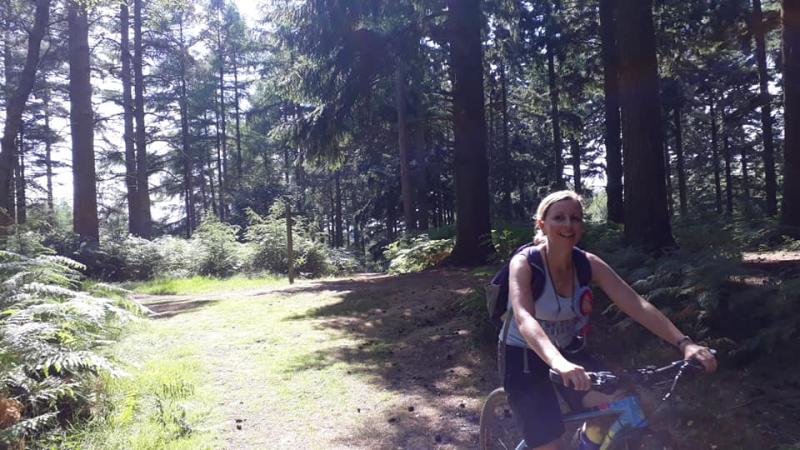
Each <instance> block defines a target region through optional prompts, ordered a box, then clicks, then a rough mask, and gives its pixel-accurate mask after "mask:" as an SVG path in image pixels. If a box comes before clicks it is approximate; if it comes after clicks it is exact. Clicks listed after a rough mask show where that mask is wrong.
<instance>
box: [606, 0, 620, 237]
mask: <svg viewBox="0 0 800 450" xmlns="http://www.w3.org/2000/svg"><path fill="white" fill-rule="evenodd" d="M615 3H616V0H600V40H601V44H602V47H601V55H602V60H603V93H604V95H605V100H606V102H605V108H604V112H605V119H606V127H605V134H604V140H605V145H606V179H607V180H608V181H607V182H606V196H607V197H608V220H609V221H610V222H616V223H622V222H623V221H624V220H625V208H624V203H623V200H622V195H623V192H622V191H623V186H622V141H621V139H620V114H619V82H618V79H617V77H618V72H619V67H618V56H617V38H616V32H615V29H614V8H615Z"/></svg>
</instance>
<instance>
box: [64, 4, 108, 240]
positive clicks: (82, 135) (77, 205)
mask: <svg viewBox="0 0 800 450" xmlns="http://www.w3.org/2000/svg"><path fill="white" fill-rule="evenodd" d="M67 8H68V18H67V21H68V35H69V36H68V38H69V39H68V40H69V103H70V113H69V121H70V130H71V132H72V177H73V186H74V188H73V200H72V207H73V228H74V231H75V234H77V235H78V236H79V239H80V241H81V242H82V243H85V244H87V245H89V246H92V247H93V246H96V245H98V244H99V241H100V230H99V228H100V227H99V224H98V221H97V186H96V184H95V183H96V176H95V166H94V113H93V109H92V84H91V77H90V74H91V66H90V50H89V22H88V18H87V11H86V8H85V7H83V6H81V5H80V4H78V3H77V2H76V1H74V0H70V1H69V3H68V6H67Z"/></svg>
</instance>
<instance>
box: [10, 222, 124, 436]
mask: <svg viewBox="0 0 800 450" xmlns="http://www.w3.org/2000/svg"><path fill="white" fill-rule="evenodd" d="M15 239H16V242H17V244H12V246H14V248H16V249H20V248H28V249H32V250H33V249H35V248H36V246H35V245H34V246H21V245H19V242H22V241H23V240H26V241H28V242H32V241H35V240H36V239H32V238H31V237H30V235H23V236H17V237H16V238H15ZM45 253H52V251H50V252H45ZM83 269H84V266H83V265H82V264H80V263H78V262H76V261H74V260H71V259H69V258H65V257H62V256H55V255H52V254H38V255H33V256H29V255H24V254H21V253H16V252H12V251H8V250H2V251H0V398H11V399H15V400H18V401H19V402H21V403H22V404H23V405H24V418H23V419H24V420H22V421H20V422H18V423H16V424H14V425H13V426H12V427H10V428H6V429H3V430H2V431H0V442H14V441H16V440H17V439H19V438H20V437H22V436H30V435H33V434H38V433H41V432H44V431H45V430H48V429H51V428H53V427H54V426H57V425H58V423H64V422H66V421H72V420H76V419H79V418H81V417H83V416H84V415H85V414H87V413H88V410H89V407H90V404H91V401H92V398H93V397H94V394H95V389H96V383H95V380H96V377H97V375H98V374H109V375H115V376H116V375H119V374H120V372H119V371H118V370H117V369H116V368H115V366H114V365H113V364H112V363H111V362H110V361H109V360H108V359H107V358H105V357H104V356H102V355H101V353H99V352H98V350H99V348H100V345H101V344H103V343H104V342H107V341H108V340H109V339H110V338H112V337H114V336H115V335H116V334H117V333H118V331H119V330H120V328H121V326H122V325H123V324H125V323H126V322H128V321H130V320H133V319H134V318H135V317H136V314H135V313H134V312H133V311H135V312H138V311H139V308H138V307H136V306H135V304H133V303H132V302H129V301H128V300H125V299H124V298H122V297H119V296H117V298H109V297H99V296H94V295H92V294H90V293H89V292H86V291H81V290H80V287H81V285H80V283H79V280H80V277H81V274H80V271H81V270H83ZM101 289H105V288H104V287H103V286H98V287H97V290H101ZM56 419H58V420H56Z"/></svg>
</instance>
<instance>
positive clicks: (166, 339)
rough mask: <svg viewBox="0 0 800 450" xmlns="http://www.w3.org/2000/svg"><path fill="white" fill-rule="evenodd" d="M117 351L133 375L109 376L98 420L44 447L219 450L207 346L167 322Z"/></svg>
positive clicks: (144, 329) (147, 328)
mask: <svg viewBox="0 0 800 450" xmlns="http://www.w3.org/2000/svg"><path fill="white" fill-rule="evenodd" d="M132 331H133V333H131V334H129V335H128V336H127V337H126V338H125V339H123V340H122V341H121V342H120V343H119V344H118V345H117V346H115V348H114V353H115V356H116V358H118V359H120V360H122V361H123V362H128V363H129V364H128V366H127V368H126V369H127V371H128V373H129V375H128V376H125V377H121V378H110V377H106V378H104V379H103V380H102V384H101V386H102V387H103V388H104V390H105V391H106V396H105V397H104V400H103V401H102V402H101V403H100V404H99V405H97V410H96V411H95V416H94V418H93V419H92V420H91V421H90V422H89V423H87V424H83V425H81V426H79V427H76V428H73V429H71V430H69V432H68V434H67V435H66V436H58V437H54V438H51V439H52V440H51V441H50V442H39V443H38V444H39V445H40V446H42V447H43V448H59V449H76V450H77V449H81V450H84V449H86V450H94V449H97V450H100V449H120V450H122V449H125V450H128V449H131V450H149V449H166V450H183V449H186V450H188V449H212V448H219V445H218V443H217V438H216V433H215V432H214V431H213V430H211V429H210V428H209V426H208V423H210V422H211V421H213V419H214V417H213V411H214V409H213V406H214V404H215V402H216V400H217V394H216V393H214V392H213V391H212V390H211V389H209V387H208V386H205V385H204V380H206V379H207V378H208V377H209V376H210V373H209V371H208V369H207V367H206V366H205V365H204V364H203V362H202V360H201V359H200V358H198V355H199V354H200V353H201V350H202V349H201V347H200V346H199V344H197V343H191V342H190V339H188V337H186V336H184V337H181V336H178V337H177V339H176V338H175V331H176V330H175V329H174V328H173V327H172V326H171V325H168V324H165V322H151V323H145V324H143V325H141V326H138V327H136V328H135V329H134V330H132Z"/></svg>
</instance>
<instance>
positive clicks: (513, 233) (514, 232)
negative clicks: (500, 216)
mask: <svg viewBox="0 0 800 450" xmlns="http://www.w3.org/2000/svg"><path fill="white" fill-rule="evenodd" d="M532 235H533V231H532V229H531V227H522V226H516V227H513V226H512V227H506V228H502V229H498V230H492V243H493V244H494V249H495V252H496V255H497V257H499V258H500V259H502V260H503V261H505V260H507V259H508V258H509V257H510V256H511V252H513V251H514V250H516V249H517V248H519V246H521V245H522V244H524V243H526V242H530V241H531V238H532Z"/></svg>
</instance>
